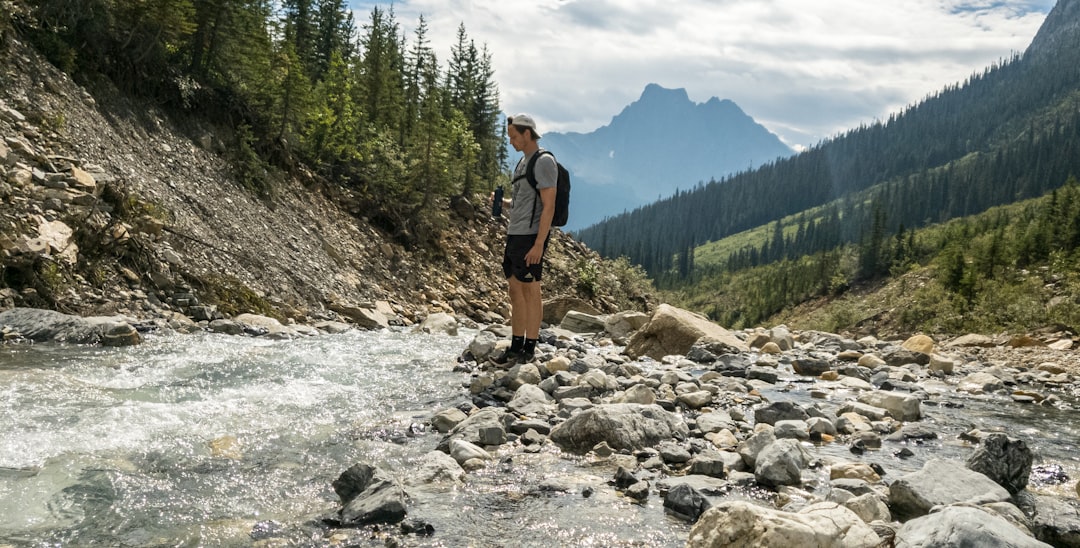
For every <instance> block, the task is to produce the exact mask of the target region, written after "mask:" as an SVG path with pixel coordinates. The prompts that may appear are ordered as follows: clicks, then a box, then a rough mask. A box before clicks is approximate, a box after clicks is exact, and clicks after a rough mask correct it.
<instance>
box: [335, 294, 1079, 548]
mask: <svg viewBox="0 0 1080 548" xmlns="http://www.w3.org/2000/svg"><path fill="white" fill-rule="evenodd" d="M563 326H568V327H570V328H571V329H572V330H568V329H562V328H554V329H549V330H545V331H544V332H543V338H544V343H545V345H544V349H545V351H544V352H543V353H542V355H541V356H540V357H538V359H537V360H536V361H535V362H534V363H525V364H513V365H511V366H509V367H500V366H496V365H495V364H493V363H492V362H490V361H489V360H488V358H489V357H490V356H491V355H492V354H493V353H495V352H496V351H497V349H498V348H499V347H500V346H501V345H502V344H505V343H503V342H500V341H501V340H503V339H505V333H503V331H505V329H503V328H493V329H489V330H485V331H483V332H481V333H480V334H479V335H478V336H477V337H476V338H475V339H474V341H473V342H472V344H470V346H469V348H468V349H467V350H466V351H465V352H464V353H463V356H462V359H461V362H460V363H459V364H458V366H457V368H458V369H459V370H460V371H462V372H467V373H468V375H469V376H468V381H467V382H466V383H464V384H465V385H466V387H467V390H468V399H467V400H465V401H463V403H462V404H461V405H459V406H457V407H454V408H450V409H443V410H439V411H438V412H436V413H435V414H434V416H433V417H432V419H431V425H432V426H433V427H434V428H435V429H436V430H438V431H439V432H440V433H442V434H443V437H442V438H441V441H440V443H439V451H437V452H435V453H432V454H431V456H430V462H429V464H430V466H431V467H432V468H431V469H429V470H426V471H425V477H430V478H448V477H449V478H455V481H464V482H465V483H468V482H469V481H470V480H469V477H470V475H471V474H475V473H478V471H482V470H488V469H492V468H497V467H498V466H499V464H498V463H500V462H507V461H512V460H514V459H516V458H519V456H521V455H527V454H533V453H540V452H545V451H549V450H554V451H557V452H559V453H560V454H563V455H566V458H576V459H581V463H582V466H585V467H590V468H591V469H594V470H595V469H596V468H607V469H610V470H614V472H613V473H612V474H611V475H610V480H609V481H608V483H607V485H605V486H603V487H601V489H608V490H611V491H613V492H615V493H617V494H618V496H620V497H625V498H626V499H630V500H633V501H637V502H638V503H642V504H644V503H646V501H648V500H650V499H654V498H655V499H660V500H662V501H663V506H664V508H665V509H666V510H667V511H668V512H669V513H670V514H671V515H673V516H678V517H679V518H681V519H683V520H685V521H686V522H687V523H688V524H692V526H691V528H690V531H689V534H688V537H687V545H688V546H695V547H699V546H717V547H719V546H800V545H801V546H866V547H871V546H890V545H895V546H942V545H956V546H1047V545H1050V546H1080V512H1078V508H1080V504H1078V501H1077V498H1078V496H1080V493H1078V492H1077V489H1078V487H1077V482H1076V477H1077V475H1078V474H1080V460H1078V458H1077V457H1076V455H1077V452H1076V444H1077V443H1078V442H1080V436H1078V430H1077V428H1076V418H1077V416H1078V413H1080V409H1078V408H1077V407H1076V405H1077V403H1078V401H1080V400H1078V395H1080V384H1078V377H1077V373H1080V369H1078V368H1077V362H1076V356H1075V353H1074V352H1073V351H1071V344H1070V343H1071V342H1072V341H1071V340H1070V339H1067V338H1062V339H1056V340H1052V341H1039V340H1036V339H1034V338H1030V337H1029V338H1025V339H1022V340H1021V339H1012V340H1008V341H1000V342H1001V343H1003V344H998V343H997V342H995V341H993V340H992V339H990V338H986V337H980V336H966V337H958V338H954V339H950V340H946V341H935V340H933V339H931V338H930V337H926V336H915V337H911V338H909V339H906V340H900V341H882V340H878V339H876V338H873V337H864V338H862V339H859V340H852V339H848V338H844V337H842V336H839V335H836V334H831V333H821V332H795V333H793V332H790V331H789V330H788V329H786V328H784V327H783V326H780V327H775V328H773V329H770V330H763V329H757V330H751V331H745V332H738V333H731V332H728V331H726V330H723V329H722V328H719V327H717V326H714V325H711V324H708V322H704V321H703V320H702V318H700V317H697V316H695V315H693V314H690V313H688V312H686V311H682V310H678V309H675V308H672V307H669V306H666V305H662V306H661V307H660V308H659V309H658V310H657V312H656V313H655V314H653V315H652V316H651V317H643V316H642V315H640V314H615V315H611V316H604V317H599V316H588V315H583V314H577V313H571V314H570V315H569V316H568V317H567V320H565V321H564V322H563ZM575 331H577V332H575ZM620 343H621V344H620ZM623 345H625V346H623ZM1018 349H1022V350H1018ZM792 392H800V393H803V394H805V396H806V397H804V398H803V399H802V400H801V401H799V400H798V399H781V398H780V397H779V396H781V395H783V394H790V393H792ZM770 394H771V395H774V396H777V397H770V396H769V395H770ZM978 402H982V403H989V404H990V405H991V406H998V407H1002V408H1005V410H1004V411H1003V412H1004V413H1006V414H1008V413H1012V412H1014V410H1015V412H1016V414H1017V415H1019V414H1021V413H1020V411H1019V410H1020V409H1021V408H1042V409H1045V410H1049V411H1051V413H1050V415H1051V416H1052V417H1054V420H1058V421H1061V424H1059V425H1058V426H1059V428H1060V431H1059V432H1047V431H1031V430H1030V429H1027V428H1023V427H1020V426H1019V425H1016V427H1015V428H1014V427H1010V426H1009V425H1008V423H1007V421H1006V422H1005V423H1004V424H1003V425H997V426H993V427H991V428H990V429H987V430H982V429H979V428H967V427H964V428H961V429H957V427H956V424H949V421H947V420H944V419H943V417H945V416H946V414H947V415H949V416H952V417H956V416H964V410H965V406H966V405H970V406H971V408H972V409H975V408H977V407H978ZM1010 408H1011V409H1010ZM946 410H947V413H946V412H945V411H946ZM982 413H985V411H983V412H982ZM971 420H972V421H973V423H977V422H978V414H976V413H973V414H972V416H971ZM1048 439H1053V440H1054V441H1052V442H1050V443H1048V442H1047V440H1048ZM447 455H448V456H447ZM571 455H573V457H571ZM358 466H359V467H358V468H355V469H352V470H349V471H348V472H346V473H345V474H343V475H342V476H341V478H339V479H338V480H337V482H335V489H337V490H338V493H339V494H340V495H341V498H342V501H343V503H344V507H343V508H342V511H341V514H340V525H350V524H352V525H359V524H363V523H366V522H369V521H391V522H395V521H399V520H402V519H404V518H405V516H406V515H408V505H407V504H406V503H405V498H404V497H405V491H404V490H403V489H400V488H394V489H391V488H390V487H389V486H392V485H396V484H395V483H394V479H393V473H394V472H395V471H378V470H374V469H371V468H369V467H367V465H363V464H361V465H358ZM436 470H437V471H436ZM433 481H441V480H439V479H434V480H433ZM565 485H566V484H564V487H563V488H564V489H567V490H569V491H570V493H569V494H568V496H577V497H583V498H587V497H589V496H590V495H591V494H592V493H593V491H594V489H595V487H592V486H585V487H579V488H577V489H575V487H573V486H572V482H571V483H570V484H569V485H570V486H569V487H567V486H565ZM369 494H370V495H371V496H370V497H369V496H368V495H369ZM380 497H382V501H381V502H379V503H378V504H375V501H378V500H379V499H380ZM373 504H375V507H377V508H379V510H374V509H373V506H372V505H373ZM421 522H422V517H421ZM415 529H416V526H415V523H413V524H412V525H406V526H405V529H403V530H406V531H408V530H415ZM425 534H434V535H436V536H437V535H438V532H437V531H427V533H425Z"/></svg>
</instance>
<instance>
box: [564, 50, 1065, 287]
mask: <svg viewBox="0 0 1080 548" xmlns="http://www.w3.org/2000/svg"><path fill="white" fill-rule="evenodd" d="M1059 38H1060V39H1059V40H1058V41H1057V42H1055V43H1056V49H1055V50H1054V51H1053V52H1052V55H1039V56H1020V55H1015V56H1013V57H1012V58H1010V59H1007V60H1002V61H1000V62H998V63H996V64H994V65H992V66H990V67H988V68H987V69H986V70H984V71H983V72H981V73H977V74H973V75H972V76H971V77H969V78H968V79H967V80H966V81H965V82H963V83H962V84H956V85H952V86H948V87H946V88H944V89H943V90H942V91H940V92H938V93H936V94H933V95H931V96H929V97H927V98H926V99H924V100H922V101H920V102H918V103H917V104H915V105H913V106H911V107H909V108H907V109H905V110H904V111H903V112H900V113H897V114H894V115H891V116H889V117H888V119H887V120H885V121H879V122H875V123H873V124H869V125H863V126H860V127H858V128H855V129H852V130H850V131H848V132H846V133H845V134H843V135H840V136H837V137H835V138H833V139H830V140H827V141H824V142H822V143H820V144H818V145H816V146H814V147H811V148H810V149H809V150H807V151H805V152H803V153H801V154H799V155H796V156H794V157H790V158H785V159H780V160H777V161H776V162H772V163H769V164H767V165H764V166H762V167H760V168H758V169H755V170H752V171H747V172H742V173H739V174H735V175H732V176H729V177H725V178H723V179H721V180H712V181H709V182H708V183H700V184H699V185H697V186H696V187H695V188H693V189H691V190H689V191H681V192H677V193H676V194H675V195H673V196H671V197H669V198H666V199H663V200H660V201H658V202H656V203H653V204H649V205H646V206H642V207H640V208H638V209H636V210H634V211H632V212H628V213H624V214H622V215H619V216H616V217H613V218H609V219H605V220H604V221H602V222H600V223H598V224H596V225H594V226H592V227H589V228H586V229H584V230H581V231H578V232H577V234H576V235H577V236H578V238H579V239H581V240H582V241H583V242H585V243H587V244H588V245H589V246H590V247H593V248H594V249H596V250H597V251H599V252H600V253H601V254H602V255H604V256H608V257H615V256H626V257H628V258H630V260H631V261H633V262H635V263H637V264H640V265H642V266H643V267H644V268H645V269H646V271H648V272H649V274H650V276H652V277H654V278H655V279H656V280H657V281H658V283H660V284H661V285H662V286H664V285H667V286H669V287H671V286H673V284H674V285H679V286H681V285H682V284H684V283H685V282H686V280H688V279H690V274H691V273H692V272H693V271H694V270H696V269H699V268H702V267H705V266H707V265H700V264H695V261H694V250H695V249H696V248H697V247H698V246H701V245H703V244H706V243H707V242H711V241H718V240H721V239H723V238H726V237H728V236H731V235H734V234H737V233H740V232H741V231H745V230H749V229H752V228H755V227H759V226H764V225H769V224H772V223H775V222H777V221H779V220H781V219H785V218H788V219H790V218H791V217H792V216H795V217H796V219H797V220H796V221H794V222H795V223H796V225H797V226H798V225H801V226H799V228H797V229H796V228H792V227H790V223H791V222H792V221H790V220H789V221H786V222H785V224H784V227H785V228H786V230H783V234H784V236H782V237H781V238H774V239H773V240H772V241H769V242H767V243H766V245H761V244H759V245H758V246H756V247H754V248H747V249H744V250H743V251H741V252H739V253H737V254H735V256H733V257H730V259H729V261H728V265H727V267H729V268H733V269H739V268H746V267H752V266H755V265H761V264H767V263H769V262H772V261H776V260H780V259H782V258H793V257H797V256H801V255H803V254H812V253H816V252H821V251H823V250H827V249H833V248H836V247H837V246H841V245H845V244H847V243H850V242H860V241H865V242H866V244H867V249H873V248H874V247H875V246H876V247H877V248H878V249H880V243H881V242H882V241H884V238H885V237H886V235H887V234H888V235H895V233H896V232H897V231H899V230H901V227H905V229H911V228H914V227H919V226H926V225H927V224H928V223H932V222H940V221H944V220H947V219H950V218H953V217H956V216H961V215H968V214H971V213H975V212H978V211H983V210H985V209H986V208H988V207H992V206H994V205H999V204H1005V203H1011V202H1014V201H1016V200H1021V199H1024V198H1029V197H1033V196H1038V195H1041V194H1042V193H1043V192H1045V191H1046V190H1048V189H1050V188H1053V187H1054V186H1058V185H1060V184H1062V182H1063V181H1065V179H1066V178H1067V177H1068V176H1069V175H1070V174H1075V173H1080V155H1078V154H1077V152H1076V151H1077V147H1078V146H1080V139H1078V137H1077V128H1078V127H1080V126H1078V120H1080V93H1078V90H1080V33H1076V32H1072V33H1065V34H1062V35H1061V36H1060V37H1059ZM875 203H876V204H877V205H876V206H875V205H874V204H875ZM875 222H876V223H877V226H876V227H875ZM876 255H877V252H871V251H868V252H867V256H866V257H865V258H864V259H865V268H866V272H865V273H864V274H865V275H868V276H872V275H875V274H880V273H881V272H883V271H884V270H887V266H886V263H887V262H886V261H883V260H881V259H878V258H875V257H876ZM710 268H711V267H710Z"/></svg>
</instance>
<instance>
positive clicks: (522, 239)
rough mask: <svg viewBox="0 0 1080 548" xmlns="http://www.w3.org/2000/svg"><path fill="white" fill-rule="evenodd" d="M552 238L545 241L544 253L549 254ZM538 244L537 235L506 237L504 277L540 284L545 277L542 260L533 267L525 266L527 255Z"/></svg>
mask: <svg viewBox="0 0 1080 548" xmlns="http://www.w3.org/2000/svg"><path fill="white" fill-rule="evenodd" d="M549 241H551V238H550V237H548V239H547V240H544V252H545V253H546V252H547V245H548V242H549ZM535 243H536V234H520V235H518V234H515V235H510V236H507V237H506V251H505V252H504V253H503V264H502V267H503V275H504V276H506V279H508V280H509V279H510V276H513V277H515V278H517V279H518V280H520V281H522V282H539V281H540V278H542V277H543V275H544V268H543V267H544V261H543V259H542V258H541V259H540V262H539V263H536V264H534V265H532V266H529V267H526V266H525V255H527V254H528V253H529V250H530V249H532V246H533V244H535Z"/></svg>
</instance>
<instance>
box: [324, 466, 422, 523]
mask: <svg viewBox="0 0 1080 548" xmlns="http://www.w3.org/2000/svg"><path fill="white" fill-rule="evenodd" d="M333 487H334V492H335V493H337V495H338V497H340V498H341V503H342V504H343V505H344V506H343V507H342V508H341V510H339V512H338V515H339V516H340V520H341V525H342V526H346V527H359V526H362V525H367V524H369V523H397V522H399V521H401V520H402V519H404V518H405V490H404V489H402V487H401V485H400V484H399V483H398V481H397V480H396V479H394V478H393V476H391V475H390V474H388V473H386V472H385V471H383V470H381V469H379V468H376V467H374V466H371V465H369V464H363V463H361V464H356V465H354V466H353V467H352V468H349V469H348V470H346V471H345V472H343V473H342V474H341V476H340V477H338V479H336V480H334V482H333Z"/></svg>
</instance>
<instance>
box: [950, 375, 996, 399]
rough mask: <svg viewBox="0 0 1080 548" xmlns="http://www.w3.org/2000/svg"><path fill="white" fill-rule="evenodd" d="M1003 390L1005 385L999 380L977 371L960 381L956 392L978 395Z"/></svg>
mask: <svg viewBox="0 0 1080 548" xmlns="http://www.w3.org/2000/svg"><path fill="white" fill-rule="evenodd" d="M1003 388H1005V383H1003V382H1002V381H1001V379H999V378H997V377H995V376H994V375H991V374H990V373H986V372H983V371H979V372H976V373H972V374H970V375H968V376H966V377H964V378H963V379H961V380H960V384H959V385H958V386H957V387H956V391H957V392H967V393H969V394H975V395H978V394H986V393H988V392H995V391H997V390H1001V389H1003Z"/></svg>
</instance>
